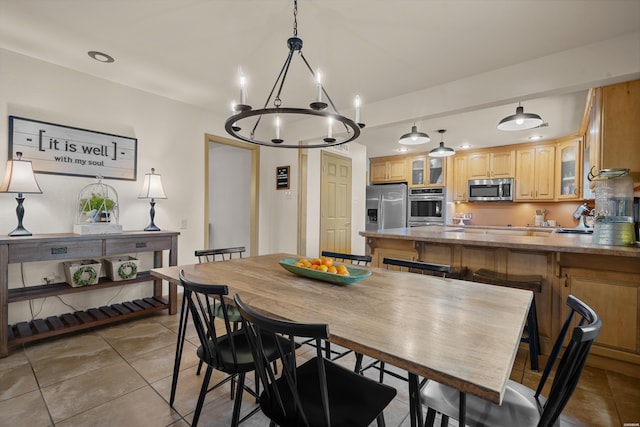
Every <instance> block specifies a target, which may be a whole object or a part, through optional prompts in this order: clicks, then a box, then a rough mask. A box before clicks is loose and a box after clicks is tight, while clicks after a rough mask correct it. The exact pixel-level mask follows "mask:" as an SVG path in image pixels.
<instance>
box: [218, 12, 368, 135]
mask: <svg viewBox="0 0 640 427" xmlns="http://www.w3.org/2000/svg"><path fill="white" fill-rule="evenodd" d="M297 16H298V1H297V0H294V2H293V37H290V38H289V39H288V40H287V46H288V48H289V53H288V55H287V58H286V59H285V61H284V64H283V66H282V69H281V70H280V73H279V74H278V77H277V78H276V81H275V83H274V84H273V87H272V88H271V92H270V93H269V96H268V97H267V100H266V101H265V103H264V106H263V107H262V108H260V109H253V107H251V105H249V104H247V100H246V80H245V78H244V76H243V75H241V76H240V102H239V103H237V104H235V105H233V107H232V108H233V112H234V114H233V115H232V116H231V117H229V118H228V119H227V121H226V122H225V125H224V127H225V130H226V131H227V133H229V134H230V135H231V136H233V137H235V138H238V139H240V140H242V141H245V142H249V143H252V144H259V145H265V146H268V147H279V148H322V147H330V146H334V145H341V144H345V143H347V142H351V141H353V140H354V139H356V138H357V137H358V136H360V129H361V128H363V127H364V126H365V125H364V123H360V97H359V96H356V99H355V105H354V106H355V119H354V120H352V119H350V118H348V117H346V116H343V115H341V114H340V112H339V111H338V109H337V108H336V106H335V105H334V103H333V101H332V100H331V97H330V96H329V94H328V93H327V91H326V90H325V88H324V86H323V85H322V79H321V76H320V72H319V70H318V71H317V72H314V71H313V69H312V68H311V65H309V62H308V61H307V59H306V58H305V57H304V54H303V53H302V39H300V38H299V37H298V20H297ZM295 53H297V54H298V56H300V58H302V61H303V62H304V65H306V67H307V69H308V70H309V72H310V73H311V76H312V77H313V79H314V80H315V82H316V83H315V84H316V88H315V89H316V90H315V92H316V98H315V100H313V101H312V102H311V103H310V104H309V108H296V107H284V106H283V103H282V99H281V98H280V95H281V94H282V89H283V87H284V84H285V80H286V78H287V73H288V72H289V66H290V65H291V60H292V59H293V56H294V54H295ZM274 93H275V96H274ZM323 95H324V98H325V99H326V101H327V102H324V101H323ZM270 105H272V106H270ZM329 106H330V107H331V108H328V107H329ZM295 116H299V117H298V118H302V117H303V116H312V117H314V118H316V119H320V120H325V126H326V129H327V130H326V136H325V137H324V138H322V139H321V141H318V142H309V143H306V142H304V141H296V142H288V141H287V142H285V140H284V139H283V138H281V134H282V129H283V125H284V122H285V120H284V118H285V117H295ZM268 118H272V119H273V120H270V119H268ZM265 122H266V123H265ZM261 125H262V129H260V127H261ZM342 128H344V131H343V130H342ZM334 129H335V130H334Z"/></svg>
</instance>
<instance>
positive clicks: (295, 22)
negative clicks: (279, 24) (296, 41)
mask: <svg viewBox="0 0 640 427" xmlns="http://www.w3.org/2000/svg"><path fill="white" fill-rule="evenodd" d="M293 37H298V0H293Z"/></svg>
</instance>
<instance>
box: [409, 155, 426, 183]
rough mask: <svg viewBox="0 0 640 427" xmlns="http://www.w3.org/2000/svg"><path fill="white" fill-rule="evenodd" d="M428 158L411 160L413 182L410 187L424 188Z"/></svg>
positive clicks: (421, 157) (417, 157)
mask: <svg viewBox="0 0 640 427" xmlns="http://www.w3.org/2000/svg"><path fill="white" fill-rule="evenodd" d="M426 161H427V156H424V155H423V156H416V157H412V158H411V181H410V182H409V186H410V187H424V186H425V173H426V171H427V163H426Z"/></svg>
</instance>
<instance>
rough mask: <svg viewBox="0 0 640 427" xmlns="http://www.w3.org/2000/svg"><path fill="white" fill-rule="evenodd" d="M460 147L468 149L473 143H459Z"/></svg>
mask: <svg viewBox="0 0 640 427" xmlns="http://www.w3.org/2000/svg"><path fill="white" fill-rule="evenodd" d="M458 148H459V149H461V150H467V149H469V148H471V144H467V143H464V144H462V145H459V146H458Z"/></svg>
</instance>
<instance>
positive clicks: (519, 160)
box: [515, 145, 555, 201]
mask: <svg viewBox="0 0 640 427" xmlns="http://www.w3.org/2000/svg"><path fill="white" fill-rule="evenodd" d="M554 161H555V147H554V146H551V145H543V146H539V147H534V148H530V149H526V150H518V151H517V152H516V193H515V200H516V201H524V200H553V198H554V181H555V180H554Z"/></svg>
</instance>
